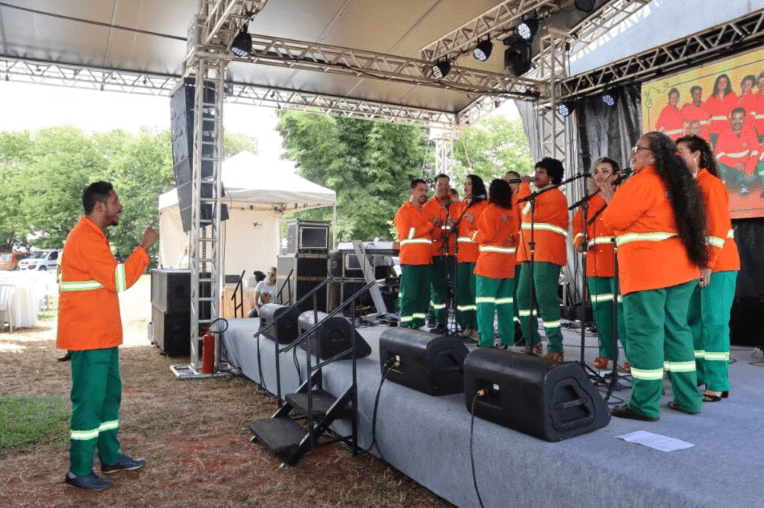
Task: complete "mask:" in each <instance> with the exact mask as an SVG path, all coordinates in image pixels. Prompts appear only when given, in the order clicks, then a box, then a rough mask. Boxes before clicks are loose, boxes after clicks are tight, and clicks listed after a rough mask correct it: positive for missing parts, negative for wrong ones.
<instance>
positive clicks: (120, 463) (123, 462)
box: [101, 453, 146, 474]
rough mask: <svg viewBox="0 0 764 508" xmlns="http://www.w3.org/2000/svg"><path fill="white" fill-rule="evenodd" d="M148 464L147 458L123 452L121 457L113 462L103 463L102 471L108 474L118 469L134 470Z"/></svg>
mask: <svg viewBox="0 0 764 508" xmlns="http://www.w3.org/2000/svg"><path fill="white" fill-rule="evenodd" d="M145 465H146V460H145V459H134V458H132V457H131V456H130V455H127V454H126V453H123V454H122V456H121V457H120V458H118V459H117V460H115V461H114V462H112V463H111V464H101V471H103V472H104V473H106V474H109V473H116V472H117V471H132V470H133V469H139V468H142V467H143V466H145Z"/></svg>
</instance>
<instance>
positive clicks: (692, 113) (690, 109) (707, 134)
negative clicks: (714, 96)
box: [679, 102, 711, 143]
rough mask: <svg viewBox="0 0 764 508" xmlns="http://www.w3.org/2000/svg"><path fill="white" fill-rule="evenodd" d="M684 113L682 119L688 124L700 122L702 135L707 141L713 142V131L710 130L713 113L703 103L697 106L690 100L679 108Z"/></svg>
mask: <svg viewBox="0 0 764 508" xmlns="http://www.w3.org/2000/svg"><path fill="white" fill-rule="evenodd" d="M679 112H680V113H681V114H682V121H683V122H684V123H685V125H686V126H688V127H689V124H690V123H692V122H694V121H697V122H698V123H700V137H701V138H703V139H705V140H706V141H707V142H709V143H710V142H711V131H710V130H709V128H710V125H711V114H710V113H709V112H708V111H706V110H705V108H704V107H703V104H701V105H700V107H698V106H696V105H695V103H694V102H688V103H687V104H685V105H684V106H682V109H680V110H679Z"/></svg>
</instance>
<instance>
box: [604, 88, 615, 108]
mask: <svg viewBox="0 0 764 508" xmlns="http://www.w3.org/2000/svg"><path fill="white" fill-rule="evenodd" d="M602 102H604V103H605V105H606V106H608V107H611V108H612V107H613V106H615V90H605V93H603V94H602Z"/></svg>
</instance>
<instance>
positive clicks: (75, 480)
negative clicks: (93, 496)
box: [64, 471, 114, 490]
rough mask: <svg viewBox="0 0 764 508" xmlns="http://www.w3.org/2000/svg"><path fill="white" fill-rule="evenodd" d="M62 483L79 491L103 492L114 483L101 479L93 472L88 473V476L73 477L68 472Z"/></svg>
mask: <svg viewBox="0 0 764 508" xmlns="http://www.w3.org/2000/svg"><path fill="white" fill-rule="evenodd" d="M64 483H66V484H67V485H69V486H70V487H78V488H80V489H87V490H105V489H108V488H109V487H111V486H112V484H113V483H114V482H112V481H111V480H105V479H103V478H101V477H100V476H98V475H97V474H96V472H95V471H90V474H86V475H85V476H74V474H73V473H72V472H71V471H68V472H67V473H66V478H64Z"/></svg>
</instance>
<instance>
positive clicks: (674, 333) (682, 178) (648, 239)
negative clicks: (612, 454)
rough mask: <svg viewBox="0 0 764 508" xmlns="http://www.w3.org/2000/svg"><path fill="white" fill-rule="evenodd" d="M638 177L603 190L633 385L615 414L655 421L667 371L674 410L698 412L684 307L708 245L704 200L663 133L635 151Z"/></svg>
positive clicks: (651, 136)
mask: <svg viewBox="0 0 764 508" xmlns="http://www.w3.org/2000/svg"><path fill="white" fill-rule="evenodd" d="M631 153H632V170H633V171H634V175H633V176H632V177H631V178H630V179H629V180H628V181H627V182H626V183H624V184H623V185H622V186H620V187H619V188H618V190H617V191H615V190H614V189H613V186H612V184H610V183H605V184H603V186H602V188H601V190H600V194H601V195H602V197H603V198H604V199H605V201H606V202H607V203H608V207H607V209H606V210H605V211H604V212H603V214H602V220H603V222H604V224H605V225H606V226H608V227H611V228H613V230H614V231H615V237H616V245H617V247H618V265H619V266H618V275H619V277H620V283H621V293H622V294H623V309H624V319H625V324H626V342H627V345H628V351H629V362H630V364H631V375H632V379H633V386H632V394H631V399H630V400H629V403H628V404H625V405H623V406H619V407H617V408H615V409H614V410H613V413H612V414H613V416H617V417H620V418H630V419H634V420H642V421H657V420H658V417H659V415H660V399H661V390H662V388H663V371H664V369H665V370H666V371H668V374H669V380H670V381H671V386H672V389H673V390H672V391H673V399H674V400H672V401H670V402H669V403H668V407H669V408H670V409H674V410H677V411H682V412H685V413H690V414H694V413H699V412H700V405H701V402H702V399H703V397H702V396H701V394H700V392H699V391H698V385H697V374H696V371H695V351H694V349H693V344H692V335H691V332H690V327H689V326H688V324H687V309H688V306H689V303H690V297H691V296H692V292H693V289H694V286H695V285H696V284H697V281H698V278H699V275H700V272H699V269H700V267H702V266H706V265H707V263H708V253H707V252H706V247H705V243H706V242H705V236H706V228H705V220H704V213H703V198H702V197H701V194H700V190H699V189H698V186H697V185H696V184H695V181H694V180H693V178H692V175H691V174H690V172H689V171H688V170H687V167H686V166H685V164H684V162H683V161H682V159H681V158H680V157H679V153H678V152H677V149H676V145H674V142H673V141H671V139H670V138H668V137H667V136H666V135H665V134H662V133H660V132H648V133H647V134H645V135H643V136H642V137H641V138H639V141H637V144H636V145H634V147H633V148H632V149H631Z"/></svg>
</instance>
